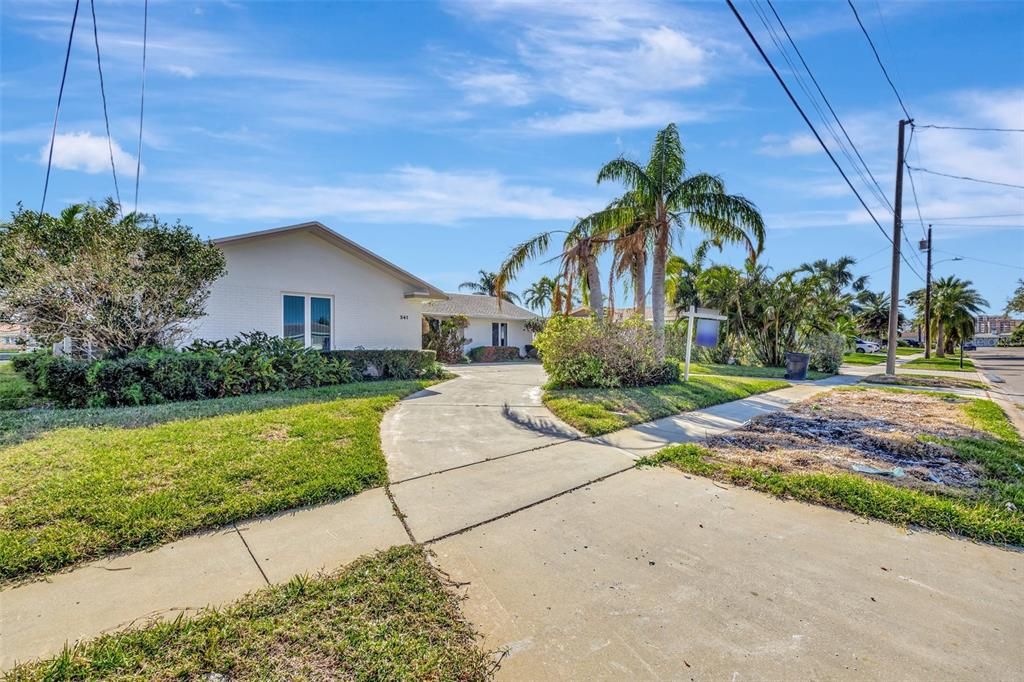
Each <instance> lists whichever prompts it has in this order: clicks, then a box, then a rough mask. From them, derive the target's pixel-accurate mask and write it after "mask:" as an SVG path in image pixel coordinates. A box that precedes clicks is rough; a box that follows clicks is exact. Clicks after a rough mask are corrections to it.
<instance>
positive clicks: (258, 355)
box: [14, 332, 440, 407]
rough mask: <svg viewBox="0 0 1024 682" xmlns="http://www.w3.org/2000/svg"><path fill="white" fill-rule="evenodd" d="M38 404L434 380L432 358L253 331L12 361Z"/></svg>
mask: <svg viewBox="0 0 1024 682" xmlns="http://www.w3.org/2000/svg"><path fill="white" fill-rule="evenodd" d="M14 368H15V369H16V370H17V371H19V372H21V373H22V374H23V375H24V376H25V378H26V379H27V380H28V381H29V382H31V383H32V384H33V385H34V386H35V387H36V391H37V393H38V394H39V395H40V396H41V397H43V398H44V399H46V400H48V401H50V402H52V403H54V404H55V405H58V406H62V407H112V406H119V405H148V404H155V403H163V402H171V401H179V400H206V399H209V398H221V397H224V396H233V395H242V394H247V393H265V392H268V391H280V390H286V389H292V388H312V387H316V386H326V385H329V384H344V383H348V382H351V381H357V380H359V379H361V378H374V379H416V378H421V377H434V376H437V375H438V370H439V368H440V365H438V364H437V362H436V354H435V353H434V352H433V351H420V350H344V351H327V352H322V351H319V350H314V349H311V348H303V347H302V345H301V344H300V343H298V342H295V341H290V340H287V339H282V338H280V337H272V336H268V335H266V334H262V333H258V332H254V333H251V334H242V335H241V336H240V337H237V338H235V339H232V340H228V341H214V342H209V341H198V342H196V343H194V344H193V345H192V346H190V347H189V348H187V349H185V350H181V351H177V350H167V349H147V350H140V351H135V352H133V353H129V354H128V355H125V356H123V357H117V358H104V359H101V360H82V359H76V358H71V357H67V356H55V355H53V354H52V353H50V352H49V351H37V352H33V353H23V354H21V355H20V356H19V357H17V358H15V359H14Z"/></svg>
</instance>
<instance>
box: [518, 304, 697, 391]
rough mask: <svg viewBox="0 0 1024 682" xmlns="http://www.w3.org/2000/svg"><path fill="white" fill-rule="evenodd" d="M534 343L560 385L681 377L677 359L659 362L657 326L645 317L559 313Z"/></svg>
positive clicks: (602, 385) (651, 382) (601, 385)
mask: <svg viewBox="0 0 1024 682" xmlns="http://www.w3.org/2000/svg"><path fill="white" fill-rule="evenodd" d="M534 345H535V346H536V347H537V350H538V351H539V353H540V358H541V362H542V363H543V364H544V369H545V370H546V371H547V373H548V377H549V379H550V385H551V386H552V387H556V388H617V387H620V386H651V385H655V384H661V383H672V382H674V381H676V380H677V379H678V378H679V368H678V365H677V364H676V363H661V362H658V360H657V358H656V357H655V353H654V331H653V330H652V329H651V326H650V325H648V324H647V323H646V322H644V321H643V320H640V319H630V320H626V321H624V322H611V321H598V320H595V319H593V318H589V317H583V318H579V317H566V316H557V317H553V318H551V319H550V320H548V323H547V325H545V327H544V331H542V332H541V333H539V334H538V335H537V336H536V338H535V339H534Z"/></svg>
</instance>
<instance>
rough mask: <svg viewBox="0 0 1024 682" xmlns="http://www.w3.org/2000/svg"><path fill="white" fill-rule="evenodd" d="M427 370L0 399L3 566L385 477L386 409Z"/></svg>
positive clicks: (331, 495)
mask: <svg viewBox="0 0 1024 682" xmlns="http://www.w3.org/2000/svg"><path fill="white" fill-rule="evenodd" d="M427 383H429V382H413V381H408V382H374V383H356V384H349V385H345V386H329V387H323V388H317V389H309V390H302V391H284V392H281V393H274V394H261V395H253V396H243V397H239V398H226V399H221V400H207V401H197V402H182V403H170V404H166V405H154V406H146V407H138V408H116V409H105V410H24V411H13V412H12V411H8V412H6V413H0V500H2V505H0V580H9V579H12V578H17V577H20V576H25V575H29V574H33V573H45V572H49V571H54V570H57V569H60V568H62V567H65V566H68V565H71V564H74V563H76V562H80V561H83V560H86V559H90V558H95V557H99V556H102V555H104V554H109V553H111V552H117V551H121V550H128V549H137V548H142V547H147V546H151V545H155V544H159V543H162V542H167V541H170V540H172V539H174V538H177V537H180V536H182V535H185V534H188V533H192V532H195V531H198V530H201V529H204V528H210V527H214V526H219V525H223V524H226V523H230V522H232V521H236V520H239V519H244V518H249V517H253V516H258V515H262V514H268V513H272V512H275V511H279V510H283V509H289V508H292V507H296V506H300V505H305V504H312V503H318V502H324V501H328V500H336V499H339V498H342V497H345V496H347V495H351V494H353V493H356V492H359V491H360V490H363V489H365V488H369V487H373V486H378V485H382V484H384V483H385V482H386V480H387V468H386V465H385V461H384V456H383V453H382V452H381V448H380V433H379V425H380V420H381V417H382V416H383V414H384V412H385V411H386V410H387V409H388V408H390V407H391V406H392V405H394V404H395V403H396V402H397V401H398V400H399V399H400V398H401V397H403V396H405V395H408V394H409V393H411V392H413V391H415V390H418V389H419V388H421V387H423V386H424V385H426V384H427Z"/></svg>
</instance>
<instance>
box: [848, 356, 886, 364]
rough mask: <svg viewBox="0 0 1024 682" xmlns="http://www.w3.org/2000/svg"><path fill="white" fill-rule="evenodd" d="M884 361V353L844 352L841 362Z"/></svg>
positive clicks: (878, 362)
mask: <svg viewBox="0 0 1024 682" xmlns="http://www.w3.org/2000/svg"><path fill="white" fill-rule="evenodd" d="M883 362H885V353H845V354H844V355H843V363H844V364H847V365H879V364H881V363H883Z"/></svg>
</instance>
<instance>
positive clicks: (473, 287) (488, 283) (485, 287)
mask: <svg viewBox="0 0 1024 682" xmlns="http://www.w3.org/2000/svg"><path fill="white" fill-rule="evenodd" d="M478 274H479V275H480V277H479V278H478V279H477V280H476V281H475V282H474V281H468V282H463V283H462V284H460V285H459V291H467V290H468V291H472V292H473V293H474V294H476V295H477V296H496V297H498V298H500V299H502V300H505V301H508V302H509V303H518V302H519V296H518V295H517V294H514V293H512V292H511V291H504V290H502V291H500V292H499V291H498V289H497V288H496V287H495V281H496V280H497V278H498V274H497V273H495V272H487V271H486V270H480V271H478Z"/></svg>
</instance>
